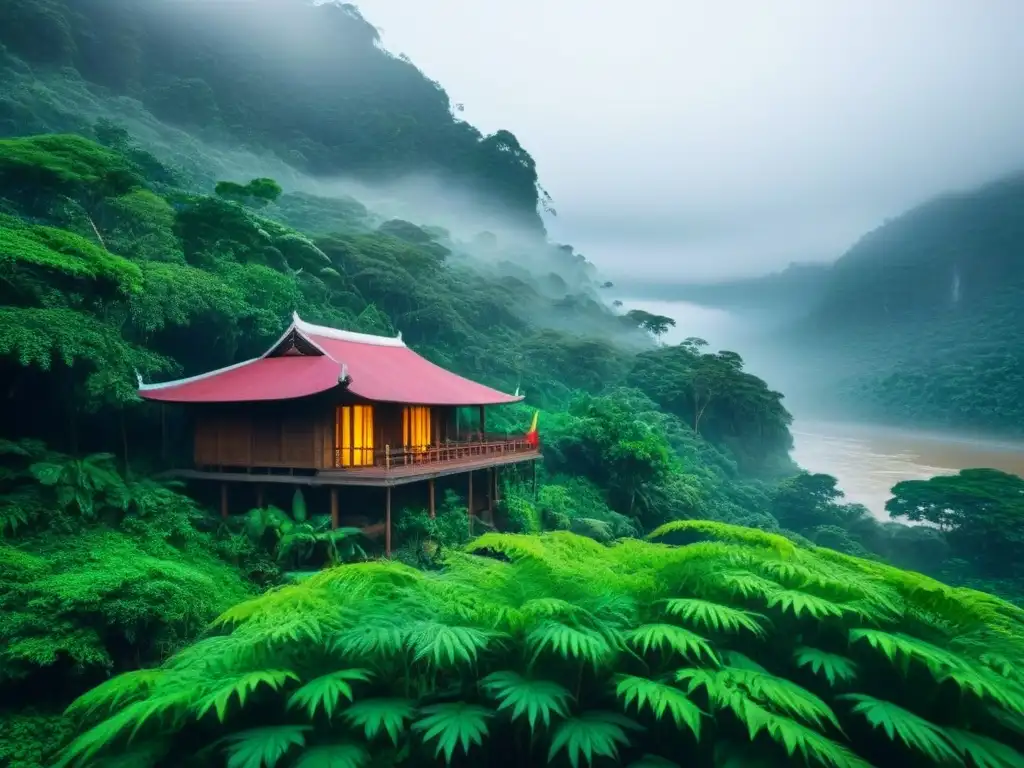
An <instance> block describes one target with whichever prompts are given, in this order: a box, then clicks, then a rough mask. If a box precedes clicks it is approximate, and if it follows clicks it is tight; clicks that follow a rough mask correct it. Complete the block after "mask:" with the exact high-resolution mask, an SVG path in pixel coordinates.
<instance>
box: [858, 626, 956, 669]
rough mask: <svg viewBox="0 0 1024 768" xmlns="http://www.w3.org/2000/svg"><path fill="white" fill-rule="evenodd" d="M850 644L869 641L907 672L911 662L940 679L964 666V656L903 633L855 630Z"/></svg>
mask: <svg viewBox="0 0 1024 768" xmlns="http://www.w3.org/2000/svg"><path fill="white" fill-rule="evenodd" d="M849 637H850V642H851V643H856V642H860V641H864V642H866V643H867V644H868V645H870V646H871V647H872V648H873V649H874V650H876V651H878V652H879V653H881V654H882V655H884V656H885V657H886V658H887V659H888V660H889V661H890V662H892V663H893V664H896V665H898V666H899V667H900V669H901V670H903V672H904V673H905V672H906V670H907V667H908V666H909V664H910V662H911V661H912V660H913V661H917V662H919V663H921V664H923V665H924V666H925V667H926V668H927V669H928V671H929V672H931V673H932V675H933V676H934V677H936V678H939V677H941V676H942V674H943V673H945V672H947V671H948V670H951V669H955V668H957V667H959V666H961V664H962V663H963V662H962V660H961V659H960V657H958V656H957V655H956V654H953V653H950V652H949V651H947V650H945V649H943V648H939V647H938V646H936V645H932V644H931V643H928V642H925V641H924V640H919V639H917V638H916V637H910V636H909V635H904V634H900V633H890V632H884V631H882V630H880V629H851V630H850V633H849Z"/></svg>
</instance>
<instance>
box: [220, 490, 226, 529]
mask: <svg viewBox="0 0 1024 768" xmlns="http://www.w3.org/2000/svg"><path fill="white" fill-rule="evenodd" d="M220 516H221V517H222V518H223V519H225V520H227V519H228V484H227V483H221V484H220Z"/></svg>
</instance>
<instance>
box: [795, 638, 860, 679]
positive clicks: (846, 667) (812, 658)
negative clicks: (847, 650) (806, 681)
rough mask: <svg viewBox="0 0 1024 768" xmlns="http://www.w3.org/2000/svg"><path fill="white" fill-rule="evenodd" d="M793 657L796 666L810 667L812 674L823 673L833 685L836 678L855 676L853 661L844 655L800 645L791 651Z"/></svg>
mask: <svg viewBox="0 0 1024 768" xmlns="http://www.w3.org/2000/svg"><path fill="white" fill-rule="evenodd" d="M793 659H794V661H796V665H797V666H798V667H810V668H811V672H813V673H814V674H816V675H821V674H823V675H825V679H826V680H828V684H829V685H835V684H836V681H837V680H843V681H849V680H853V678H855V677H856V676H857V665H856V663H855V662H853V661H851V660H850V659H848V658H846V657H845V656H839V655H838V654H835V653H828V652H827V651H822V650H819V649H818V648H809V647H807V646H801V647H799V648H797V649H796V650H795V651H793Z"/></svg>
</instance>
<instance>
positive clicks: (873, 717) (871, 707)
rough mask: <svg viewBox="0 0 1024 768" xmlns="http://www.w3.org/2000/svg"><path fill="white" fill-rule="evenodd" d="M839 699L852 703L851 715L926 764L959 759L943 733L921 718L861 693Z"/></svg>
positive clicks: (890, 703) (887, 702)
mask: <svg viewBox="0 0 1024 768" xmlns="http://www.w3.org/2000/svg"><path fill="white" fill-rule="evenodd" d="M839 698H841V699H845V700H847V701H852V702H854V705H853V708H852V711H853V712H854V713H856V714H858V715H860V716H861V717H863V718H864V719H865V720H867V721H868V723H870V724H871V727H872V728H881V729H882V730H883V731H884V732H885V735H886V736H888V737H889V739H890V740H895V739H897V738H898V739H899V740H900V741H902V742H903V743H904V744H905V745H906V746H907V747H908V748H910V749H913V750H915V751H917V752H920V753H921V754H922V755H924V756H925V757H927V758H928V759H929V760H933V761H935V762H936V763H941V762H943V761H944V760H953V761H956V760H957V759H958V755H957V753H956V751H955V750H954V749H953V747H952V745H951V744H950V743H949V739H947V738H946V734H945V733H944V732H943V730H942V729H941V728H939V726H937V725H935V724H934V723H930V722H928V721H927V720H925V719H924V718H923V717H920V716H918V715H915V714H914V713H913V712H910V711H909V710H906V709H904V708H903V707H900V706H898V705H896V704H893V703H892V702H889V701H882V700H881V699H876V698H874V697H873V696H865V695H864V694H861V693H848V694H845V695H843V696H840V697H839Z"/></svg>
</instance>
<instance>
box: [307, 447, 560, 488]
mask: <svg viewBox="0 0 1024 768" xmlns="http://www.w3.org/2000/svg"><path fill="white" fill-rule="evenodd" d="M539 458H540V447H539V446H537V447H534V446H532V445H530V444H529V443H528V442H527V441H526V440H525V439H523V438H522V437H508V436H504V435H484V436H482V438H478V439H476V440H467V441H458V442H446V443H443V444H440V445H429V446H422V447H418V448H411V449H405V448H399V449H392V448H391V447H390V446H385V447H384V448H383V449H376V450H372V451H370V450H357V451H352V452H350V455H349V457H347V460H346V458H345V457H343V456H342V452H341V451H340V450H336V451H335V457H334V459H335V461H334V463H335V468H334V469H325V470H321V471H320V472H319V473H318V475H317V476H318V478H320V480H321V482H324V483H325V484H328V483H329V484H335V483H336V484H338V485H389V486H390V485H404V484H406V483H413V482H418V481H420V480H428V479H430V478H433V477H443V476H445V475H454V474H461V473H463V472H470V471H473V470H476V469H485V468H487V467H500V466H505V465H509V464H518V463H520V462H524V461H535V460H537V459H539ZM346 463H347V464H348V466H343V464H346Z"/></svg>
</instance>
